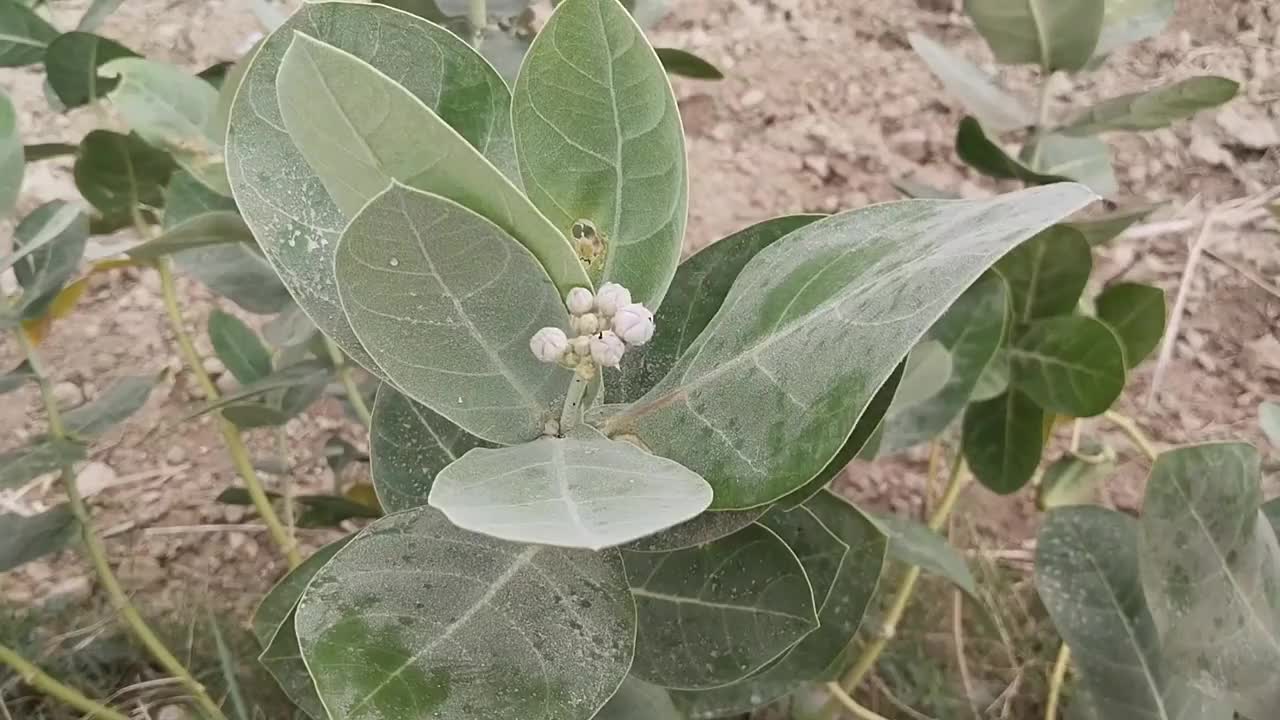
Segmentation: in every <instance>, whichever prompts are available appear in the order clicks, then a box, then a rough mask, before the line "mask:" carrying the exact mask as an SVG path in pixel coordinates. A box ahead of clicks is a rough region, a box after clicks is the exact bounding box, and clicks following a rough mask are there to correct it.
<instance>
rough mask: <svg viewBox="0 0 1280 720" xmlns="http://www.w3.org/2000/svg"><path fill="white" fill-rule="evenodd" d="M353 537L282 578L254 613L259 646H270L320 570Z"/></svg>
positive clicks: (327, 547)
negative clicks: (272, 639)
mask: <svg viewBox="0 0 1280 720" xmlns="http://www.w3.org/2000/svg"><path fill="white" fill-rule="evenodd" d="M352 537H353V536H350V535H348V536H347V537H344V538H342V539H340V540H335V541H334V542H331V543H329V544H328V545H325V546H324V547H322V548H320V549H319V550H316V551H315V552H314V553H312V554H311V555H310V556H309V557H307V559H306V560H303V561H302V564H301V565H299V566H298V567H296V568H294V569H293V570H291V571H289V573H288V574H286V575H285V576H284V577H282V578H280V581H279V582H277V583H276V584H275V585H273V586H272V588H271V590H270V591H268V592H267V594H266V595H264V596H263V598H262V600H261V601H260V602H259V603H258V607H257V608H256V609H255V610H254V611H253V620H252V623H251V627H252V629H253V636H254V637H256V638H257V639H258V643H259V644H260V645H262V646H263V647H265V646H266V645H267V644H269V643H270V642H271V638H272V637H274V636H275V634H276V631H277V630H279V629H280V628H281V626H283V625H284V623H285V622H286V621H288V620H289V619H290V617H289V616H290V615H292V614H293V609H294V607H295V606H297V604H298V599H299V598H301V597H302V592H303V591H304V590H306V589H307V584H308V583H310V582H311V578H313V577H315V574H316V573H317V572H319V571H320V568H322V567H324V564H325V563H327V562H329V560H330V559H331V558H332V557H333V556H334V555H335V554H337V552H338V551H339V550H341V549H342V548H344V547H346V545H347V543H348V542H350V541H351V538H352Z"/></svg>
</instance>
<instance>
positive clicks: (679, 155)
mask: <svg viewBox="0 0 1280 720" xmlns="http://www.w3.org/2000/svg"><path fill="white" fill-rule="evenodd" d="M511 118H512V124H513V125H514V127H515V136H516V148H517V149H518V150H519V154H518V157H519V159H520V174H521V175H522V176H523V177H524V184H525V187H526V189H527V190H528V193H529V198H530V199H531V200H533V203H534V204H535V205H537V206H538V209H540V210H541V211H542V212H543V213H545V214H546V216H547V217H549V218H551V221H552V222H553V223H554V224H555V225H556V226H557V227H559V228H560V230H561V231H562V232H566V233H567V232H569V230H570V228H571V227H572V226H573V224H574V223H576V222H577V221H579V220H588V221H590V222H591V223H593V224H594V225H595V227H596V230H597V233H598V234H599V237H600V240H602V241H603V243H604V248H603V258H598V257H591V256H586V257H590V258H591V265H590V269H591V275H592V278H593V279H598V280H600V281H609V282H616V283H620V284H621V285H623V286H624V287H626V288H628V289H629V290H631V296H632V298H633V299H634V300H635V301H636V302H642V303H644V304H645V305H647V306H648V307H649V308H650V309H651V310H656V309H657V308H658V305H659V304H660V303H661V302H662V297H663V295H665V294H666V291H667V285H669V284H670V283H671V277H672V275H673V274H674V273H675V271H676V264H677V263H679V261H680V249H681V245H682V243H683V241H684V225H685V218H686V215H687V213H688V206H689V172H688V167H687V166H686V162H685V153H684V130H683V129H682V128H681V126H680V111H679V110H677V109H676V99H675V95H674V94H673V93H672V92H671V84H670V83H669V82H668V81H667V74H666V72H664V71H663V69H662V63H661V62H660V61H659V60H658V56H657V55H656V54H654V51H653V48H652V47H650V46H649V42H648V40H646V39H645V37H644V33H643V32H642V31H641V30H640V27H639V26H638V25H636V23H635V20H633V19H632V18H631V16H630V15H628V14H627V11H626V10H625V9H623V7H622V6H621V5H619V4H618V3H617V2H615V0H565V1H564V2H562V3H560V4H559V6H558V7H557V8H556V11H555V13H553V14H552V16H551V19H550V20H548V21H547V24H546V25H545V26H544V27H543V28H542V31H541V32H539V33H538V37H537V38H536V39H535V40H534V41H533V45H532V46H531V47H530V48H529V54H528V55H527V56H525V60H524V65H523V66H521V68H520V75H519V77H517V79H516V84H515V89H514V91H513V93H512V101H511Z"/></svg>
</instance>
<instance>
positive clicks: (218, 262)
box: [171, 216, 293, 315]
mask: <svg viewBox="0 0 1280 720" xmlns="http://www.w3.org/2000/svg"><path fill="white" fill-rule="evenodd" d="M224 218H225V216H224ZM225 220H226V223H225V224H224V222H223V219H217V220H214V219H206V220H205V221H203V222H201V223H200V224H195V221H192V224H191V225H190V226H186V225H184V226H182V228H183V229H185V230H187V231H190V233H191V234H190V235H188V236H187V237H188V239H189V241H190V243H191V244H193V245H196V247H193V248H188V249H186V250H182V251H180V252H178V253H176V254H175V255H174V261H175V262H176V263H177V265H178V267H179V268H180V269H181V270H182V271H183V272H184V273H186V274H188V275H190V276H192V277H194V278H195V279H197V280H199V281H200V282H201V283H203V284H204V285H205V286H206V287H208V288H209V289H210V290H212V291H213V292H215V293H217V294H218V295H221V296H222V297H225V298H227V299H228V300H230V301H232V302H234V303H235V304H236V305H239V306H240V307H241V309H243V310H246V311H248V312H251V313H254V314H257V315H270V314H272V313H277V312H280V311H281V310H283V309H284V308H286V307H288V306H289V305H290V304H292V302H293V298H292V297H291V296H290V295H289V291H288V289H287V288H285V286H284V285H282V284H281V282H280V279H279V277H278V276H277V275H276V273H275V271H274V270H272V269H271V265H270V264H269V263H267V261H266V260H265V259H264V258H263V257H262V255H260V254H258V252H256V248H254V246H252V245H250V244H247V243H246V242H243V241H241V242H233V240H243V236H241V235H239V233H240V231H241V230H243V227H241V226H240V225H239V224H237V223H236V222H235V221H234V220H232V219H231V218H225ZM176 230H178V228H175V231H176ZM171 239H172V238H171Z"/></svg>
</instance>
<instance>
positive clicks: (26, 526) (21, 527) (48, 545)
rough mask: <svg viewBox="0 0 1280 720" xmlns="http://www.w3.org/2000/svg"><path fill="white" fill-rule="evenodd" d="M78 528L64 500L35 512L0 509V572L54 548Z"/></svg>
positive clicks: (43, 554) (60, 547)
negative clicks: (62, 502)
mask: <svg viewBox="0 0 1280 720" xmlns="http://www.w3.org/2000/svg"><path fill="white" fill-rule="evenodd" d="M79 530H80V523H79V522H77V521H76V517H75V515H74V514H72V512H71V510H70V507H69V506H68V505H66V504H65V503H64V504H62V505H57V506H54V507H52V508H50V509H48V510H45V511H44V512H42V513H36V514H35V515H17V514H14V513H0V572H7V571H9V570H13V569H14V568H16V567H18V566H19V565H24V564H26V563H29V562H31V561H32V560H38V559H39V558H42V557H44V556H45V555H49V554H51V553H55V552H58V551H59V550H61V549H62V548H64V547H66V546H67V544H68V543H70V542H71V541H72V539H74V538H75V536H76V533H77V532H78V531H79Z"/></svg>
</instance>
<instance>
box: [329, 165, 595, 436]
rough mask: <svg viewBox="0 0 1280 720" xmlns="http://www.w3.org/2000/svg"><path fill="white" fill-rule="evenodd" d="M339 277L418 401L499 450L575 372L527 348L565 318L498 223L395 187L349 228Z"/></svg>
mask: <svg viewBox="0 0 1280 720" xmlns="http://www.w3.org/2000/svg"><path fill="white" fill-rule="evenodd" d="M428 238H430V242H428ZM334 274H335V275H336V276H337V279H338V290H339V292H340V293H341V296H342V304H343V307H344V308H345V309H346V311H347V318H348V320H349V322H350V323H351V327H352V328H354V329H355V333H356V336H357V337H359V338H360V342H361V344H362V345H363V347H364V348H365V349H366V350H367V351H368V353H369V354H370V356H372V357H373V358H374V360H375V361H376V362H377V364H378V366H379V367H381V368H382V369H383V371H385V372H386V373H387V376H388V377H389V378H390V379H391V380H392V381H393V382H394V383H395V385H396V386H397V387H398V388H399V389H400V390H401V391H402V392H404V393H405V394H407V395H409V396H410V397H412V398H413V399H414V400H417V401H418V402H421V403H422V404H424V405H426V406H427V407H429V408H431V409H432V410H433V411H435V412H438V413H440V414H441V415H443V416H445V417H446V418H448V419H449V420H450V421H452V422H454V423H457V424H458V425H459V426H460V427H462V428H463V429H464V430H466V431H467V432H469V433H471V434H473V435H475V436H477V437H480V438H483V439H485V440H489V441H491V442H496V443H504V444H512V443H519V442H525V441H528V440H532V439H533V438H536V437H538V436H539V435H541V434H542V433H543V429H544V428H545V426H546V423H547V421H548V420H551V419H553V418H555V417H557V413H558V412H559V410H560V405H561V404H562V403H561V399H562V398H563V397H564V394H565V391H566V390H567V388H568V385H569V380H570V379H571V375H572V373H570V372H569V371H567V370H565V369H564V368H561V367H559V366H557V365H554V364H545V363H542V362H540V361H539V360H538V359H537V358H536V357H534V355H533V353H531V352H529V347H528V342H529V338H530V337H531V336H532V334H533V333H534V332H535V331H536V330H537V329H538V328H541V327H558V328H566V327H568V326H569V315H568V312H567V311H566V310H565V307H564V303H563V302H562V301H561V300H560V295H559V294H558V293H557V292H556V288H555V286H554V285H552V284H551V280H550V278H548V277H547V274H546V273H545V272H543V271H542V268H541V267H540V266H539V265H538V261H537V259H536V258H535V257H534V256H533V255H532V254H531V253H530V252H529V251H528V250H526V249H525V247H524V246H523V245H521V244H520V243H518V242H516V241H515V240H513V239H512V238H511V236H510V235H507V234H506V233H505V232H503V230H502V229H501V228H499V227H498V226H496V225H494V224H493V223H491V222H489V221H488V220H486V219H484V218H483V217H481V216H480V215H477V214H475V213H473V212H471V211H470V210H468V209H466V208H465V207H463V206H461V205H458V204H456V203H454V202H453V201H451V200H448V199H446V198H443V197H441V196H439V195H432V194H430V193H426V192H422V191H420V190H415V189H413V188H410V187H406V186H404V185H400V184H398V183H397V184H395V185H393V186H391V187H390V188H388V189H387V191H386V192H384V193H382V194H381V195H379V196H378V197H377V198H376V199H374V200H372V201H371V202H370V203H369V204H368V205H367V206H366V207H365V209H364V210H362V211H361V212H360V214H359V215H357V216H356V217H355V218H354V219H353V220H352V221H351V224H350V225H348V226H347V229H346V231H345V232H344V233H343V234H342V241H341V242H340V243H339V247H338V252H337V257H336V258H335V260H334ZM516 308H519V312H514V310H515V309H516Z"/></svg>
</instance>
